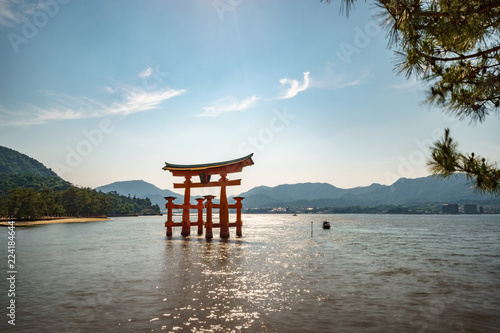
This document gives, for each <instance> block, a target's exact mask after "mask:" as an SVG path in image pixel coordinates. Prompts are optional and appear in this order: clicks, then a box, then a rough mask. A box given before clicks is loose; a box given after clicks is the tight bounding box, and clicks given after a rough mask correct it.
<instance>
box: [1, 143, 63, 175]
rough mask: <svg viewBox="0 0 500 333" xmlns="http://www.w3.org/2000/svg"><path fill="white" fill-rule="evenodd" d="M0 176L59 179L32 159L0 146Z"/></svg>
mask: <svg viewBox="0 0 500 333" xmlns="http://www.w3.org/2000/svg"><path fill="white" fill-rule="evenodd" d="M0 174H3V175H17V174H31V175H37V176H41V177H56V178H59V179H60V177H59V176H58V175H57V174H56V173H55V172H54V171H52V170H51V169H49V168H47V167H46V166H45V165H43V164H42V163H40V162H38V161H37V160H35V159H34V158H31V157H29V156H27V155H24V154H22V153H20V152H17V151H15V150H13V149H10V148H7V147H3V146H0Z"/></svg>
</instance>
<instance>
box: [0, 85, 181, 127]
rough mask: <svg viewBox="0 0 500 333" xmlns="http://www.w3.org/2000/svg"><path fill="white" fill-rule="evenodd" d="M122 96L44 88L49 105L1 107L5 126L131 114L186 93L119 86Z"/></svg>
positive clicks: (2, 124)
mask: <svg viewBox="0 0 500 333" xmlns="http://www.w3.org/2000/svg"><path fill="white" fill-rule="evenodd" d="M119 92H120V93H121V96H122V98H121V99H120V100H117V101H116V100H115V101H111V102H107V103H105V102H100V101H98V100H95V99H92V98H88V97H82V96H70V95H67V94H63V93H59V92H53V91H42V92H41V93H42V94H43V95H45V96H46V97H47V98H49V100H50V103H49V105H48V106H46V107H39V106H35V105H30V104H29V105H26V106H25V107H24V108H23V110H22V111H19V110H18V111H15V112H13V111H9V110H6V109H5V108H1V107H0V119H1V120H2V122H1V123H0V127H1V126H22V125H24V126H26V125H40V124H45V123H49V122H54V121H60V120H69V119H83V118H96V117H105V116H110V115H129V114H133V113H138V112H144V111H148V110H153V109H157V108H159V107H160V105H161V104H162V103H163V102H165V101H166V100H168V99H170V98H172V97H175V96H179V95H182V94H183V93H185V92H186V90H184V89H171V88H165V89H161V90H156V91H144V90H142V89H137V88H133V87H121V88H119Z"/></svg>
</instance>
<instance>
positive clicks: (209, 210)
mask: <svg viewBox="0 0 500 333" xmlns="http://www.w3.org/2000/svg"><path fill="white" fill-rule="evenodd" d="M213 198H215V196H213V195H205V199H207V203H206V207H207V223H206V224H205V229H206V230H205V238H206V239H212V238H213V237H214V236H213V233H212V205H213V204H212V200H213Z"/></svg>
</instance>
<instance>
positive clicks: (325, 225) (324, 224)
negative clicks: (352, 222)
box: [323, 221, 330, 229]
mask: <svg viewBox="0 0 500 333" xmlns="http://www.w3.org/2000/svg"><path fill="white" fill-rule="evenodd" d="M323 229H330V222H328V221H323Z"/></svg>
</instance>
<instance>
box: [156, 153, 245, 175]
mask: <svg viewBox="0 0 500 333" xmlns="http://www.w3.org/2000/svg"><path fill="white" fill-rule="evenodd" d="M252 156H253V153H252V154H250V155H247V156H245V157H240V158H237V159H234V160H230V161H224V162H216V163H206V164H191V165H182V164H172V163H167V162H165V166H164V167H163V168H162V169H163V170H168V171H170V172H172V174H173V175H174V176H187V175H198V174H206V175H213V174H221V173H234V172H241V170H242V169H243V168H244V167H246V166H249V165H253V164H254V163H253V161H252Z"/></svg>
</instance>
